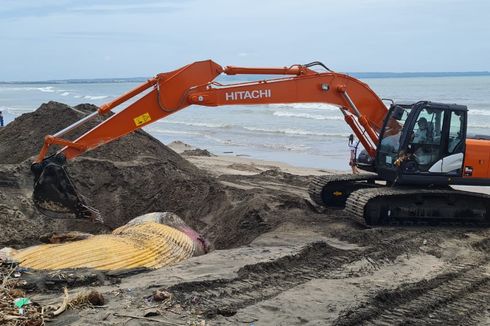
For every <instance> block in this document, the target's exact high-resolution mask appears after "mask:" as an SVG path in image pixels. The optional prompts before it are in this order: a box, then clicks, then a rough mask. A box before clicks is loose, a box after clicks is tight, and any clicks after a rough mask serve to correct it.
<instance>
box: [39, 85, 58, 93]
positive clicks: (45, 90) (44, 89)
mask: <svg viewBox="0 0 490 326" xmlns="http://www.w3.org/2000/svg"><path fill="white" fill-rule="evenodd" d="M37 90H38V91H41V92H43V93H54V92H56V90H55V89H54V87H53V86H46V87H37Z"/></svg>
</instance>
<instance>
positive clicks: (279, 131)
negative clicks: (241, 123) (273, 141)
mask: <svg viewBox="0 0 490 326" xmlns="http://www.w3.org/2000/svg"><path fill="white" fill-rule="evenodd" d="M243 128H244V129H246V130H249V131H256V132H264V133H271V134H284V135H296V136H324V137H335V138H341V137H348V136H349V134H348V133H329V132H315V131H308V130H303V129H268V128H255V127H243Z"/></svg>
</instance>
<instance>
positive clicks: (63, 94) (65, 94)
mask: <svg viewBox="0 0 490 326" xmlns="http://www.w3.org/2000/svg"><path fill="white" fill-rule="evenodd" d="M60 95H61V96H68V95H70V93H69V92H63V93H61V94H60Z"/></svg>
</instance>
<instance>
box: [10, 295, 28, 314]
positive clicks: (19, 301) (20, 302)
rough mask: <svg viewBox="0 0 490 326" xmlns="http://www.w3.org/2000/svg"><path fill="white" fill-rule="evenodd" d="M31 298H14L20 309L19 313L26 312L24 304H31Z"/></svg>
mask: <svg viewBox="0 0 490 326" xmlns="http://www.w3.org/2000/svg"><path fill="white" fill-rule="evenodd" d="M31 303H32V302H31V300H30V299H29V298H17V299H15V300H14V305H15V306H16V307H17V308H18V309H19V315H23V314H24V306H25V305H28V304H31Z"/></svg>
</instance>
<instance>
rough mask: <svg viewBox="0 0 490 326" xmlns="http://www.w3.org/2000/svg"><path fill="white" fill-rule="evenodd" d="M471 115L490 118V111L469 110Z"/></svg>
mask: <svg viewBox="0 0 490 326" xmlns="http://www.w3.org/2000/svg"><path fill="white" fill-rule="evenodd" d="M468 114H469V115H484V116H490V109H489V110H479V109H475V110H472V109H469V110H468Z"/></svg>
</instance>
